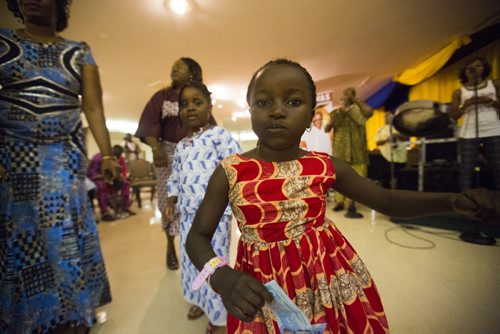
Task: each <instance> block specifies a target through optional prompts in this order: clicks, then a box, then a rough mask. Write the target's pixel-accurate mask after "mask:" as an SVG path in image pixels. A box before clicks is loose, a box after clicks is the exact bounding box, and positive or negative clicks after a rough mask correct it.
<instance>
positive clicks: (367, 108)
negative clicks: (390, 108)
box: [354, 99, 373, 119]
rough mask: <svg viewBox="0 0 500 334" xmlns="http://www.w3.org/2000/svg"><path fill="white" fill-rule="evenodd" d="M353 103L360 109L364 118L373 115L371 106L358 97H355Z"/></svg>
mask: <svg viewBox="0 0 500 334" xmlns="http://www.w3.org/2000/svg"><path fill="white" fill-rule="evenodd" d="M354 103H356V104H357V105H358V107H359V110H361V113H362V114H363V116H365V118H366V119H368V118H370V117H372V116H373V108H372V107H370V106H369V105H368V104H366V103H365V102H363V101H361V100H360V99H355V100H354Z"/></svg>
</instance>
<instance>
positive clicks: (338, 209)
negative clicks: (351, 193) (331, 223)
mask: <svg viewBox="0 0 500 334" xmlns="http://www.w3.org/2000/svg"><path fill="white" fill-rule="evenodd" d="M332 210H333V211H335V212H337V211H342V210H344V203H338V204H337V205H335V206H334V207H333V209H332Z"/></svg>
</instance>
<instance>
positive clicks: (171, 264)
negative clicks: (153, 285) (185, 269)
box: [167, 253, 179, 270]
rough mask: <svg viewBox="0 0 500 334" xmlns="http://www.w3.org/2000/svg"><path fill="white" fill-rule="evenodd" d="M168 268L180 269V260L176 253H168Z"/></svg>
mask: <svg viewBox="0 0 500 334" xmlns="http://www.w3.org/2000/svg"><path fill="white" fill-rule="evenodd" d="M167 268H168V269H170V270H177V269H179V260H177V255H175V253H172V254H167Z"/></svg>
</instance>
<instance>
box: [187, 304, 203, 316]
mask: <svg viewBox="0 0 500 334" xmlns="http://www.w3.org/2000/svg"><path fill="white" fill-rule="evenodd" d="M204 314H205V312H203V310H202V309H201V308H199V307H198V306H196V305H193V306H191V307H190V308H189V312H188V314H187V317H188V319H189V320H194V319H198V318H199V317H201V316H202V315H204Z"/></svg>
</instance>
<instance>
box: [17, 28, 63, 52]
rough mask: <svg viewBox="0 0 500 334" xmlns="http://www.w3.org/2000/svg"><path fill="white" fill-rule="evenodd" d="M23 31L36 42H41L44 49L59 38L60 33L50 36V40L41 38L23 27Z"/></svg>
mask: <svg viewBox="0 0 500 334" xmlns="http://www.w3.org/2000/svg"><path fill="white" fill-rule="evenodd" d="M23 32H24V33H25V34H26V36H28V37H29V38H30V39H31V40H33V41H34V42H37V43H39V44H40V45H41V46H42V47H43V48H44V49H46V48H48V47H49V45H50V44H51V43H53V42H54V41H55V40H56V39H58V38H59V35H58V34H55V35H54V36H53V37H50V38H49V39H48V40H43V41H42V40H40V38H42V37H41V36H36V35H33V34H32V33H30V32H29V31H28V30H26V29H23Z"/></svg>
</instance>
